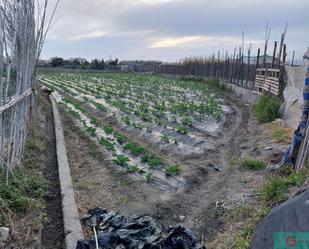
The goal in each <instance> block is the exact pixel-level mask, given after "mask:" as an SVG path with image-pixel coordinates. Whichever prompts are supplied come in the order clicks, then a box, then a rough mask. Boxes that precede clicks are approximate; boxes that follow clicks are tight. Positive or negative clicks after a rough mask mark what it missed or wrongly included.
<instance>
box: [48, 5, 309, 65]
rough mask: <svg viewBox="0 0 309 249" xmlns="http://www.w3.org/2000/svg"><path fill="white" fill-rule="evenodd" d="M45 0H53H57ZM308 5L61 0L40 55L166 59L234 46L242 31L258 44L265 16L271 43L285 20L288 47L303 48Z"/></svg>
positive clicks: (290, 48) (262, 37)
mask: <svg viewBox="0 0 309 249" xmlns="http://www.w3.org/2000/svg"><path fill="white" fill-rule="evenodd" d="M49 1H50V3H51V6H52V5H53V3H54V2H55V1H56V0H49ZM266 5H267V6H268V7H267V8H265V7H264V6H266ZM307 9H308V0H297V1H295V0H285V1H282V0H250V1H248V0H233V1H226V0H207V1H206V0H134V1H133V0H89V1H85V0H62V1H61V4H60V6H59V9H58V11H57V14H56V18H57V17H59V21H58V22H57V23H56V25H55V26H54V27H53V29H52V30H51V32H50V33H49V36H48V41H47V44H46V47H45V49H44V51H43V56H44V57H50V56H53V55H58V56H61V55H63V56H74V53H75V54H78V55H79V56H83V57H87V58H89V57H94V56H95V52H96V51H98V52H97V53H100V54H98V57H101V56H104V57H106V56H107V57H109V55H112V56H117V57H121V58H124V59H125V58H136V59H138V58H143V59H147V58H149V59H152V58H154V57H156V58H158V59H164V60H169V59H175V58H182V57H184V56H188V55H190V54H195V55H198V54H201V55H205V54H210V53H212V52H213V51H214V50H219V49H223V48H224V49H227V50H230V52H232V51H233V50H234V48H235V47H236V46H239V45H240V44H241V32H242V31H244V32H245V39H246V44H247V43H249V42H250V41H251V42H252V43H253V45H254V48H253V49H257V47H258V46H262V45H263V41H262V40H263V39H264V33H265V23H266V20H268V21H269V22H270V24H271V26H272V35H271V38H270V46H272V44H271V43H272V42H273V41H274V40H280V35H281V32H282V30H283V28H284V26H285V23H286V22H288V23H289V28H288V33H287V40H286V42H287V45H288V46H287V47H288V50H289V51H288V53H289V54H292V51H291V50H294V49H295V50H297V51H298V50H300V51H301V52H300V53H299V54H302V53H303V50H304V49H305V48H306V47H308V39H307V36H308V30H309V22H307ZM297 51H296V54H298V52H297ZM68 53H70V54H68Z"/></svg>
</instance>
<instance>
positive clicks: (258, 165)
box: [239, 159, 267, 170]
mask: <svg viewBox="0 0 309 249" xmlns="http://www.w3.org/2000/svg"><path fill="white" fill-rule="evenodd" d="M239 163H240V166H242V167H244V168H246V169H251V170H259V169H265V168H266V167H267V163H266V162H264V161H260V160H253V159H243V160H241V161H240V162H239Z"/></svg>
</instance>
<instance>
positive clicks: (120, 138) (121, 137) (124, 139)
mask: <svg viewBox="0 0 309 249" xmlns="http://www.w3.org/2000/svg"><path fill="white" fill-rule="evenodd" d="M114 135H115V137H116V139H117V142H118V143H120V144H123V143H125V142H127V141H128V138H127V137H126V136H125V135H123V134H121V133H119V132H114Z"/></svg>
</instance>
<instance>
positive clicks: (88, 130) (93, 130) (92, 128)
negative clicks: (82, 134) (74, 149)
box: [87, 127, 96, 137]
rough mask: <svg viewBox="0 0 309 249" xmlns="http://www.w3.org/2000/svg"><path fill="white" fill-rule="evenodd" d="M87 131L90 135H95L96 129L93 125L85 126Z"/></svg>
mask: <svg viewBox="0 0 309 249" xmlns="http://www.w3.org/2000/svg"><path fill="white" fill-rule="evenodd" d="M87 132H89V134H90V135H91V136H92V137H95V135H96V129H95V128H94V127H87Z"/></svg>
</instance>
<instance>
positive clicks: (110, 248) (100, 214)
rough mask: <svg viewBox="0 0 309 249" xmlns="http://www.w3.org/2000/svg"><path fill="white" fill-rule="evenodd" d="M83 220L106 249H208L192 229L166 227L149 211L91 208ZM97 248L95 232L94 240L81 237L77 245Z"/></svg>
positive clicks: (83, 248) (100, 246)
mask: <svg viewBox="0 0 309 249" xmlns="http://www.w3.org/2000/svg"><path fill="white" fill-rule="evenodd" d="M82 223H83V224H84V225H86V226H89V227H92V228H96V231H98V244H99V248H102V249H206V248H205V247H204V246H202V245H200V244H199V243H198V242H197V239H196V237H195V236H194V235H193V233H192V232H191V231H190V230H188V229H186V228H184V227H181V226H178V227H174V228H168V229H165V228H164V227H163V226H161V225H158V224H157V223H156V221H155V220H154V219H153V218H152V217H151V216H149V215H142V216H132V217H129V218H125V217H124V216H121V215H119V214H118V213H116V212H109V211H108V210H106V209H102V208H96V209H93V210H90V211H89V212H88V214H87V215H86V216H85V217H84V218H83V219H82ZM95 248H96V242H95V237H94V236H93V237H92V238H91V240H90V241H85V240H80V241H78V243H77V246H76V249H95Z"/></svg>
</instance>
